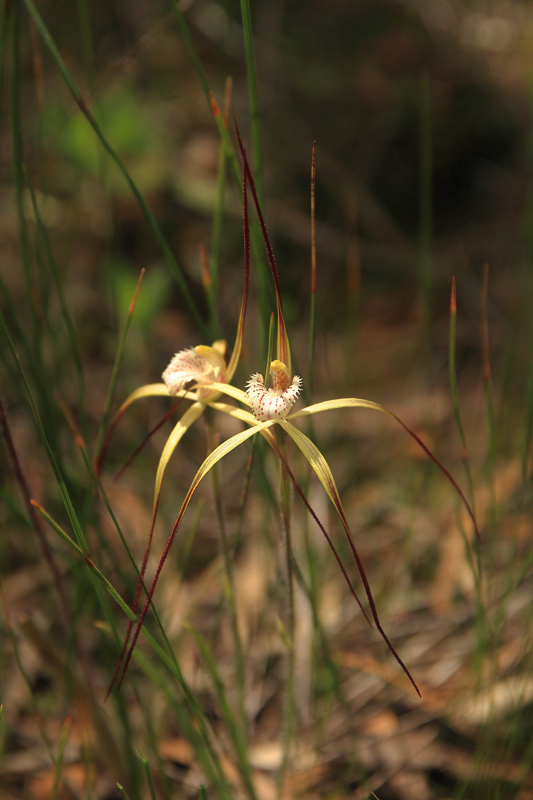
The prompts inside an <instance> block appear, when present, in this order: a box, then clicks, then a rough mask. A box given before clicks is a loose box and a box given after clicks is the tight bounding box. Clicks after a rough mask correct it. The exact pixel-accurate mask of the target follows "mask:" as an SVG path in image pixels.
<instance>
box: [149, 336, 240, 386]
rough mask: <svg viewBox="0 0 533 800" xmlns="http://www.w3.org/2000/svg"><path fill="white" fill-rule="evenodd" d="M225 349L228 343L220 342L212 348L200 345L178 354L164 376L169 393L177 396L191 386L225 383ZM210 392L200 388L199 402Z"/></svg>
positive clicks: (215, 343)
mask: <svg viewBox="0 0 533 800" xmlns="http://www.w3.org/2000/svg"><path fill="white" fill-rule="evenodd" d="M225 349H226V342H224V341H222V340H219V341H216V342H214V343H213V346H212V347H206V346H205V345H198V347H194V348H192V347H191V348H189V349H188V350H180V352H179V353H176V355H175V356H174V357H173V358H172V360H171V362H170V364H169V365H168V367H167V368H166V370H165V371H164V372H163V375H162V378H163V381H164V382H165V384H166V386H167V388H168V393H169V394H170V395H176V394H177V393H178V392H180V391H181V390H182V389H184V388H185V387H186V386H188V385H190V384H200V385H201V384H203V383H204V384H205V383H216V382H219V381H224V379H225V373H226V362H225V361H224V358H223V357H222V353H224V351H225ZM210 392H211V390H210V389H209V390H207V389H202V388H198V390H197V397H198V399H199V400H200V399H203V398H205V397H207V396H208V395H209V394H210Z"/></svg>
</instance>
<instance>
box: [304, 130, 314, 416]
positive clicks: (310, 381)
mask: <svg viewBox="0 0 533 800" xmlns="http://www.w3.org/2000/svg"><path fill="white" fill-rule="evenodd" d="M315 186H316V142H313V152H312V154H311V308H310V314H309V366H308V368H307V387H304V392H305V399H306V402H307V403H310V402H311V396H312V393H313V370H314V364H315V339H316V219H315Z"/></svg>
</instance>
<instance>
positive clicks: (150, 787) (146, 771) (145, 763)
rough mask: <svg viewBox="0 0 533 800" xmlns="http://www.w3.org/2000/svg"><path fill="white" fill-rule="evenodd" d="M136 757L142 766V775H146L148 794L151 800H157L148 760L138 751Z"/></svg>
mask: <svg viewBox="0 0 533 800" xmlns="http://www.w3.org/2000/svg"><path fill="white" fill-rule="evenodd" d="M137 755H138V756H139V759H140V761H141V764H142V765H143V769H144V774H145V775H146V782H147V784H148V791H149V792H150V798H151V800H157V798H156V794H155V786H154V779H153V777H152V770H151V767H150V763H149V761H148V759H147V758H146V756H145V755H144V753H142V752H141V751H140V750H137Z"/></svg>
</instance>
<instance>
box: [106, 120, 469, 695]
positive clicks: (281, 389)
mask: <svg viewBox="0 0 533 800" xmlns="http://www.w3.org/2000/svg"><path fill="white" fill-rule="evenodd" d="M237 137H238V140H239V145H240V147H241V154H242V158H243V163H244V183H245V187H246V181H248V184H249V186H250V189H251V192H252V195H253V198H254V203H255V207H256V210H257V214H258V217H259V222H260V225H261V229H262V233H263V239H264V242H265V246H266V250H267V256H268V261H269V264H270V268H271V272H272V276H273V280H274V285H275V290H276V303H277V358H276V359H275V360H274V361H272V362H271V364H270V379H271V383H272V386H271V388H267V385H266V382H265V381H264V379H263V375H262V374H260V373H254V374H253V375H252V376H251V377H250V380H249V381H248V383H247V384H246V391H243V390H242V389H238V388H237V387H234V386H231V385H229V384H227V383H220V382H217V381H213V382H211V383H203V382H201V383H200V381H198V380H197V385H198V386H201V391H202V392H204V391H205V392H212V393H215V392H218V395H219V396H220V394H226V395H228V396H230V397H232V398H233V399H235V400H237V401H238V402H239V403H240V404H241V405H242V406H244V407H243V408H241V407H239V406H235V405H230V404H228V403H225V402H221V401H220V400H219V399H218V398H217V397H216V396H215V394H208V396H207V398H206V399H205V400H204V401H203V402H204V403H206V404H207V405H209V406H210V407H212V408H213V409H215V410H217V411H220V412H223V413H226V414H228V415H229V416H232V417H233V418H235V419H238V420H240V421H242V422H244V423H245V425H246V426H247V427H246V429H245V430H243V431H241V432H240V433H237V434H235V435H234V436H232V437H231V438H229V439H227V440H226V441H224V442H222V443H221V444H220V445H218V447H216V448H215V449H214V450H213V451H212V452H211V453H210V454H209V455H208V456H207V458H206V459H205V460H204V462H203V464H202V465H201V466H200V468H199V469H198V472H197V473H196V475H195V477H194V479H193V481H192V483H191V485H190V487H189V489H188V491H187V494H186V496H185V499H184V500H183V503H182V506H181V509H180V511H179V513H178V516H177V518H176V521H175V523H174V527H173V528H172V531H171V533H170V536H169V538H168V541H167V544H166V546H165V549H164V551H163V554H162V556H161V560H160V562H159V567H158V569H157V572H156V575H155V577H154V580H153V581H152V584H151V586H150V589H149V591H148V596H147V599H146V602H145V604H144V607H143V609H142V612H141V614H140V616H139V618H138V621H137V625H136V628H135V633H134V635H133V638H132V641H131V644H130V646H129V649H128V652H127V654H125V652H124V650H123V655H125V658H124V660H123V666H122V670H121V676H120V680H119V684H118V685H119V686H120V684H121V683H122V681H123V679H124V676H125V674H126V671H127V668H128V664H129V661H130V659H131V656H132V653H133V649H134V647H135V644H136V642H137V639H138V637H139V634H140V631H141V628H142V626H143V623H144V619H145V617H146V614H147V612H148V609H149V607H150V604H151V601H152V597H153V594H154V591H155V588H156V584H157V581H158V578H159V574H160V572H161V569H162V567H163V564H164V562H165V560H166V558H167V556H168V553H169V551H170V548H171V546H172V543H173V541H174V539H175V537H176V534H177V532H178V529H179V527H180V525H181V522H182V520H183V517H184V515H185V512H186V511H187V508H188V506H189V504H190V502H191V500H192V497H193V496H194V493H195V492H196V489H197V488H198V485H199V484H200V482H201V481H202V479H203V478H204V477H205V476H206V475H207V474H208V473H209V472H210V470H211V469H212V468H213V467H214V466H215V464H217V463H218V462H219V461H220V460H221V459H222V458H223V457H224V456H226V455H228V454H229V453H231V452H232V451H233V450H235V449H236V448H237V447H240V445H242V444H244V443H245V442H246V441H247V440H249V439H251V438H252V437H254V436H256V435H257V434H261V435H262V436H263V437H264V438H265V439H266V441H267V442H268V443H269V444H270V445H271V447H272V448H273V449H274V451H275V452H276V455H277V456H278V458H279V459H280V461H281V463H282V467H283V468H284V469H285V470H286V471H287V472H288V474H289V477H290V478H291V480H292V481H293V483H294V485H295V488H296V490H297V491H298V493H299V494H300V496H301V497H302V499H303V501H304V503H305V505H306V506H307V509H308V510H309V511H310V513H311V514H312V516H313V517H314V519H315V521H316V522H317V523H318V525H319V526H320V528H321V530H322V532H323V533H324V535H325V536H326V538H327V541H328V544H329V545H330V547H331V549H332V552H333V555H334V556H335V558H336V559H337V562H338V564H339V566H340V568H341V570H342V573H343V576H344V579H345V581H346V583H347V585H348V587H349V589H350V591H351V593H352V595H353V596H354V598H355V600H356V601H357V603H358V604H359V607H360V609H361V610H362V612H363V614H364V616H365V617H366V619H367V621H368V622H369V623H370V624H372V623H371V621H370V618H369V616H368V615H367V613H366V612H365V610H364V608H363V605H362V603H361V602H360V600H359V597H358V596H357V594H356V592H355V590H354V588H353V586H352V583H351V580H350V578H349V576H348V573H347V570H346V568H345V567H344V566H343V564H342V562H341V560H340V558H339V555H338V553H337V551H336V548H335V546H334V544H333V542H332V541H331V539H330V538H329V535H328V533H327V532H326V530H325V528H324V526H323V525H322V524H321V523H320V520H318V519H317V517H316V514H315V513H314V511H313V509H312V508H311V507H310V505H309V503H308V501H307V499H306V498H305V495H304V494H303V492H302V490H301V489H300V487H299V486H298V484H297V483H296V481H295V479H294V476H293V474H292V472H291V469H290V466H289V464H288V463H287V460H286V457H285V455H284V454H283V453H282V452H281V449H280V447H279V446H278V443H277V440H276V437H275V436H274V435H273V431H272V430H270V429H271V428H272V427H273V426H274V425H278V426H280V427H281V428H282V429H283V430H284V431H285V432H286V434H287V435H288V436H289V437H290V438H291V439H292V440H293V442H294V443H295V444H296V446H297V448H298V449H299V450H300V452H301V453H302V454H303V456H304V457H305V458H306V460H307V462H308V463H309V465H310V467H311V468H312V469H313V471H314V472H315V474H316V476H317V477H318V479H319V481H320V483H321V484H322V486H323V488H324V490H325V492H326V495H327V496H328V498H329V499H330V501H331V503H332V504H333V506H334V508H335V511H336V512H337V515H338V517H339V519H340V521H341V524H342V527H343V529H344V532H345V535H346V537H347V540H348V544H349V547H350V549H351V552H352V555H353V558H354V561H355V563H356V566H357V569H358V571H359V575H360V578H361V581H362V584H363V588H364V591H365V595H366V599H367V602H368V606H369V608H370V613H371V617H372V620H373V622H374V624H375V626H376V628H377V630H378V631H379V633H380V634H381V636H382V638H383V639H384V641H385V642H386V644H387V646H388V648H389V650H390V651H391V653H392V655H393V656H394V658H395V659H396V661H397V662H398V664H399V665H400V667H401V668H402V669H403V671H404V672H405V674H406V675H407V677H408V678H409V680H410V682H411V683H412V685H413V686H414V688H415V690H416V691H417V693H418V694H420V692H419V690H418V687H417V686H416V683H415V681H414V680H413V678H412V676H411V674H410V672H409V670H408V669H407V667H406V666H405V664H404V663H403V661H402V660H401V658H400V656H399V655H398V653H397V652H396V650H395V649H394V647H393V645H392V644H391V642H390V641H389V639H388V637H387V635H386V633H385V631H384V630H383V627H382V625H381V623H380V620H379V617H378V613H377V609H376V605H375V602H374V599H373V596H372V592H371V590H370V585H369V582H368V580H367V577H366V573H365V570H364V566H363V563H362V561H361V558H360V556H359V554H358V551H357V549H356V547H355V545H354V542H353V536H352V533H351V531H350V527H349V524H348V520H347V517H346V514H345V512H344V509H343V506H342V502H341V498H340V494H339V491H338V489H337V485H336V483H335V479H334V477H333V473H332V471H331V468H330V466H329V464H328V462H327V460H326V458H325V456H324V455H323V453H322V452H321V451H320V450H319V448H318V447H317V446H316V445H315V444H314V442H313V441H312V440H311V439H310V438H309V437H308V436H306V435H305V434H304V433H302V431H300V430H299V428H297V427H296V426H295V425H294V424H293V422H294V421H295V420H297V419H300V418H303V417H307V416H311V415H314V414H318V413H322V412H324V411H332V410H340V409H350V408H352V409H353V408H367V409H372V410H374V411H379V412H381V413H383V414H386V415H388V416H389V417H392V418H393V419H394V420H396V422H398V423H399V424H400V425H401V426H402V427H403V428H404V429H405V430H406V431H407V433H409V435H410V436H412V437H413V439H414V440H415V441H416V442H417V443H418V445H419V446H420V447H421V448H422V449H423V450H424V452H425V453H426V454H427V455H428V456H429V458H431V459H432V460H433V461H434V463H435V464H436V465H437V466H438V467H439V469H440V470H441V471H442V472H443V474H444V475H445V476H446V477H447V479H448V480H449V481H450V483H451V484H452V486H453V487H454V489H455V490H456V492H457V493H458V494H459V496H460V497H461V499H462V501H463V503H464V505H465V507H466V509H467V511H468V513H469V515H470V517H471V519H472V522H473V524H474V528H475V530H476V533H477V526H476V521H475V518H474V515H473V512H472V510H471V508H470V505H469V504H468V501H467V500H466V498H465V496H464V494H463V492H462V491H461V489H460V488H459V486H458V485H457V483H456V482H455V480H454V479H453V477H452V476H451V475H450V473H449V472H448V471H447V470H446V468H445V467H444V466H443V465H442V464H441V463H440V462H439V461H438V460H437V458H436V457H435V456H434V455H433V454H432V453H431V451H430V450H429V449H428V448H427V447H426V445H425V444H424V443H423V442H422V441H421V439H420V438H419V437H418V436H417V435H416V434H415V433H414V432H413V431H411V430H410V429H409V428H408V427H407V426H406V425H405V424H404V423H403V422H402V420H401V419H400V418H399V417H397V416H396V415H395V414H394V413H393V412H391V411H389V410H387V409H386V408H384V407H383V406H381V405H379V404H378V403H374V402H372V401H371V400H363V399H360V398H355V397H349V398H339V399H335V400H328V401H325V402H321V403H315V404H313V405H310V406H307V407H306V408H303V409H301V410H299V411H296V412H292V411H291V410H292V408H293V406H294V403H295V402H296V400H297V399H298V396H299V394H300V391H301V389H302V380H301V378H300V377H299V376H298V375H296V376H294V377H293V378H292V380H291V377H290V376H291V353H290V346H289V340H288V336H287V331H286V327H285V322H284V318H283V308H282V301H281V291H280V284H279V278H278V272H277V267H276V263H275V259H274V254H273V251H272V247H271V244H270V240H269V237H268V233H267V230H266V225H265V222H264V219H263V215H262V211H261V207H260V204H259V200H258V197H257V192H256V189H255V185H254V180H253V177H252V174H251V171H250V168H249V166H248V161H247V158H246V153H245V151H244V148H243V147H242V142H241V140H240V136H239V132H238V130H237ZM243 198H244V218H245V225H244V233H245V249H246V246H247V244H246V243H247V241H248V240H247V236H248V232H247V220H248V218H247V211H246V189H245V191H244V193H243ZM193 352H194V351H193ZM196 352H198V348H196ZM179 355H180V354H178V356H179ZM200 355H203V356H204V357H205V353H204V351H203V350H202V351H201V353H200ZM176 358H177V357H176ZM191 358H192V356H191ZM207 360H208V363H209V367H207V366H206V369H205V372H202V374H205V375H207V374H208V373H209V372H210V370H211V369H212V368H213V360H212V359H211V360H209V359H207ZM171 363H172V362H171ZM169 369H170V367H169ZM180 369H181V367H180ZM178 391H184V390H183V389H180V390H178ZM193 407H194V406H193ZM167 445H168V443H167ZM165 449H166V448H165ZM121 664H122V659H121V663H120V664H119V667H120V666H121ZM117 674H118V668H117V672H116V675H117Z"/></svg>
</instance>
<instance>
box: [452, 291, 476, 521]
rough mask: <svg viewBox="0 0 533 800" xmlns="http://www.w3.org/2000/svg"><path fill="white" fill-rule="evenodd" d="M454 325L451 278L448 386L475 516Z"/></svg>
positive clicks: (455, 313)
mask: <svg viewBox="0 0 533 800" xmlns="http://www.w3.org/2000/svg"><path fill="white" fill-rule="evenodd" d="M456 327H457V297H456V287H455V278H452V294H451V301H450V356H449V361H450V387H451V390H452V399H453V413H454V415H455V422H456V424H457V430H458V431H459V436H460V437H461V443H462V446H463V452H462V459H463V464H464V468H465V473H466V480H467V482H468V490H469V499H470V504H471V506H472V511H473V512H474V516H475V513H476V509H475V505H474V485H473V483H472V473H471V470H470V460H469V458H468V447H467V445H466V436H465V431H464V427H463V420H462V417H461V406H460V403H459V392H458V390H457V371H456V368H455V342H456Z"/></svg>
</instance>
